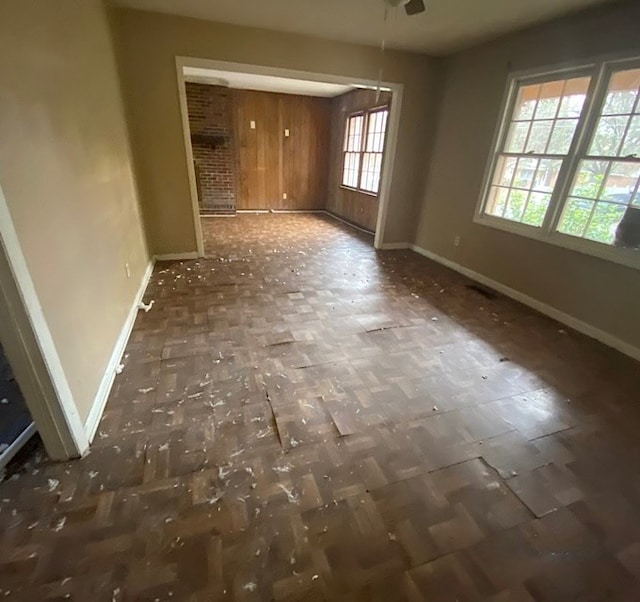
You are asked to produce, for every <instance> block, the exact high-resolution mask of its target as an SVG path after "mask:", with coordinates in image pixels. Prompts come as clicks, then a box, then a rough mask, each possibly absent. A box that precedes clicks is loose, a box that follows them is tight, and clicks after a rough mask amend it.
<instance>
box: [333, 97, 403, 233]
mask: <svg viewBox="0 0 640 602" xmlns="http://www.w3.org/2000/svg"><path fill="white" fill-rule="evenodd" d="M385 105H386V106H391V92H381V93H380V95H378V92H377V91H376V90H366V89H358V90H351V91H350V92H347V93H346V94H341V95H340V96H336V97H335V98H333V99H332V103H331V163H330V172H329V195H328V197H327V210H328V211H330V212H331V213H333V214H335V215H337V216H339V217H341V218H343V219H345V220H347V221H348V222H351V223H353V224H356V225H357V226H360V227H361V228H364V229H365V230H369V231H370V232H375V229H376V221H377V219H378V206H379V202H378V197H379V195H377V194H367V193H365V192H360V191H358V190H351V189H349V188H344V187H343V186H342V185H341V184H342V162H343V152H342V151H343V148H344V146H343V144H344V128H345V124H346V121H347V117H348V116H349V115H350V114H352V113H357V112H358V111H363V110H365V109H373V108H377V107H382V106H385Z"/></svg>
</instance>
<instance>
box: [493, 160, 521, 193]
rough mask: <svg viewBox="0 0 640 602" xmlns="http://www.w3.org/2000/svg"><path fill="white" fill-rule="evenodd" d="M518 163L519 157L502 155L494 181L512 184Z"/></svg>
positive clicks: (500, 183) (505, 184)
mask: <svg viewBox="0 0 640 602" xmlns="http://www.w3.org/2000/svg"><path fill="white" fill-rule="evenodd" d="M517 165H518V159H517V158H515V157H500V159H498V165H497V166H496V172H495V178H494V183H495V184H499V185H500V186H511V182H512V181H513V176H514V174H515V171H516V166H517Z"/></svg>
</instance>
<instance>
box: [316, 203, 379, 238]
mask: <svg viewBox="0 0 640 602" xmlns="http://www.w3.org/2000/svg"><path fill="white" fill-rule="evenodd" d="M317 213H324V214H325V215H328V216H329V217H332V218H333V219H335V220H337V221H339V222H342V223H343V224H346V225H347V226H350V227H351V228H354V229H355V230H360V232H364V233H365V234H369V235H370V236H374V235H375V232H371V230H367V229H365V228H363V227H362V226H358V224H354V223H353V222H350V221H349V220H346V219H344V218H342V217H340V216H339V215H336V214H335V213H333V212H332V211H329V210H328V209H321V210H320V211H318V212H317Z"/></svg>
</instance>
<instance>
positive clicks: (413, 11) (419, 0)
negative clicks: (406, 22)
mask: <svg viewBox="0 0 640 602" xmlns="http://www.w3.org/2000/svg"><path fill="white" fill-rule="evenodd" d="M404 10H406V11H407V14H408V15H417V14H418V13H422V12H424V10H425V7H424V0H409V2H408V3H407V4H405V6H404Z"/></svg>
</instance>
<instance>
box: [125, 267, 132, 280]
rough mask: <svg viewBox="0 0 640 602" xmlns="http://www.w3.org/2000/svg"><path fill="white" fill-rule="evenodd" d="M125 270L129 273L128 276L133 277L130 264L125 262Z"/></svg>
mask: <svg viewBox="0 0 640 602" xmlns="http://www.w3.org/2000/svg"><path fill="white" fill-rule="evenodd" d="M124 271H125V272H126V273H127V278H131V269H130V268H129V264H128V263H125V264H124Z"/></svg>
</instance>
